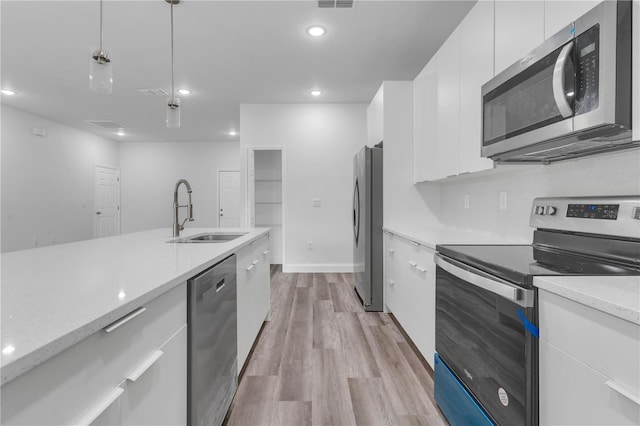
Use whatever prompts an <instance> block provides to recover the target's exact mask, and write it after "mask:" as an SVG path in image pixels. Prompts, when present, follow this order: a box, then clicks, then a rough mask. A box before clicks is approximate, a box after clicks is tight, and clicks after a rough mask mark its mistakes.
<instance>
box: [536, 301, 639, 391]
mask: <svg viewBox="0 0 640 426" xmlns="http://www.w3.org/2000/svg"><path fill="white" fill-rule="evenodd" d="M538 298H539V303H540V304H539V306H540V308H539V309H540V338H541V339H544V340H546V341H548V342H549V343H551V344H552V345H554V346H556V347H557V348H559V349H561V350H563V351H564V352H566V353H568V354H569V355H571V356H573V357H575V358H577V359H578V360H580V361H582V362H583V363H585V364H587V365H588V366H589V367H591V368H593V369H595V370H597V371H599V372H601V373H602V374H604V375H605V376H607V377H609V378H611V379H613V380H615V381H616V382H618V383H620V384H622V385H624V386H626V387H628V388H629V389H632V390H633V391H634V392H635V393H636V394H639V393H640V364H639V363H638V359H640V326H638V325H636V324H633V323H631V322H628V321H625V320H623V319H621V318H617V317H615V316H613V315H609V314H606V313H604V312H601V311H599V310H596V309H593V308H591V307H588V306H585V305H582V304H580V303H577V302H574V301H571V300H569V299H566V298H564V297H560V296H558V295H556V294H553V293H550V292H547V291H544V290H540V291H539V294H538Z"/></svg>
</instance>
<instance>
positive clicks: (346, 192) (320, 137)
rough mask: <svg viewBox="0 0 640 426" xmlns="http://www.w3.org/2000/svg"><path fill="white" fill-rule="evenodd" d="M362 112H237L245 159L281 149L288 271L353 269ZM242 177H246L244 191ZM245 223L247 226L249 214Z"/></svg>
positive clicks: (332, 108) (328, 108) (276, 108)
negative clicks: (250, 150)
mask: <svg viewBox="0 0 640 426" xmlns="http://www.w3.org/2000/svg"><path fill="white" fill-rule="evenodd" d="M366 107H367V106H366V105H365V104H278V105H271V104H269V105H241V106H240V139H241V147H242V157H243V159H244V158H246V147H248V146H282V147H284V148H285V151H286V153H285V165H284V169H285V179H286V182H284V197H285V206H284V209H285V245H286V253H285V264H284V265H283V267H284V268H285V270H286V271H351V270H352V269H353V245H352V229H351V209H352V180H353V156H354V155H355V153H356V152H357V151H358V149H360V148H361V147H362V146H364V145H365V144H366V142H367V121H366ZM243 163H245V161H243ZM243 169H246V163H245V164H243ZM245 178H246V177H245V172H243V173H242V174H241V179H242V182H243V184H242V187H243V192H244V191H246V189H245V185H246V180H245ZM314 198H319V199H320V200H321V207H313V199H314ZM244 199H245V197H243V200H244ZM243 220H245V223H246V214H243ZM308 241H312V242H313V243H312V244H313V248H312V249H308V248H307V242H308Z"/></svg>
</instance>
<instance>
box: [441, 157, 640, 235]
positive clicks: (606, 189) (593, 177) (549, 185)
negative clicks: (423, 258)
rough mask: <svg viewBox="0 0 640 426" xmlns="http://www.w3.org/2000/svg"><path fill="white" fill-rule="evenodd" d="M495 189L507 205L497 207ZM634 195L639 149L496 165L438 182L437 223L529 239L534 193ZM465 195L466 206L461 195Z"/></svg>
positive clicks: (639, 178) (639, 177)
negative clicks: (486, 171) (544, 163)
mask: <svg viewBox="0 0 640 426" xmlns="http://www.w3.org/2000/svg"><path fill="white" fill-rule="evenodd" d="M500 192H506V193H507V209H500V207H499V206H500V204H499V202H500ZM639 194H640V149H632V150H626V151H620V152H615V153H610V154H603V155H597V156H592V157H585V158H581V159H575V160H569V161H563V162H559V163H554V164H551V165H548V166H542V165H537V166H528V165H517V166H515V165H514V166H498V169H497V170H496V171H494V172H493V173H491V174H488V175H483V176H475V175H469V176H468V177H466V178H462V179H458V180H453V181H450V182H443V183H442V184H441V199H440V203H441V206H440V208H441V210H440V212H441V213H440V223H441V225H443V226H447V227H452V228H456V229H465V230H469V231H474V232H482V233H486V232H490V233H492V234H494V235H495V236H496V238H497V239H499V240H512V241H514V242H525V243H526V242H531V239H532V233H533V228H530V227H529V213H530V209H531V203H532V201H533V199H534V198H536V197H547V196H601V195H639ZM465 195H468V196H469V208H468V209H465V208H464V197H465Z"/></svg>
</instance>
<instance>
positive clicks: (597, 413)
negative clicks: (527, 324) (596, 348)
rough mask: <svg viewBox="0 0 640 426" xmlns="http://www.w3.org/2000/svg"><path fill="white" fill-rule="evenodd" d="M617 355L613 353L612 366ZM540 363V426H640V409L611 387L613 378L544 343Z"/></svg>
mask: <svg viewBox="0 0 640 426" xmlns="http://www.w3.org/2000/svg"><path fill="white" fill-rule="evenodd" d="M616 355H617V351H610V359H609V363H616ZM540 360H541V363H540V425H560V424H562V425H638V424H640V407H639V406H638V405H637V404H636V403H634V402H632V401H631V400H629V399H628V398H626V397H625V396H623V395H622V394H620V393H618V392H616V391H615V390H614V389H612V388H611V387H609V386H608V385H607V382H609V381H610V380H611V379H610V378H608V377H606V376H604V375H602V374H600V373H599V372H598V371H596V370H594V369H592V368H590V367H589V366H587V365H586V364H584V363H582V362H580V361H579V360H577V359H576V358H574V357H572V356H571V355H568V354H567V353H566V352H564V351H562V350H560V349H558V348H557V347H556V346H554V345H552V344H550V343H548V342H546V341H544V340H540ZM543 360H544V362H542V361H543ZM636 363H637V359H636Z"/></svg>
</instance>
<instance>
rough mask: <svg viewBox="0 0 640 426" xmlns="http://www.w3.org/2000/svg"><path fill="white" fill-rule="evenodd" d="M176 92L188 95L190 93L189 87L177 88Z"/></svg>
mask: <svg viewBox="0 0 640 426" xmlns="http://www.w3.org/2000/svg"><path fill="white" fill-rule="evenodd" d="M178 93H180V94H181V95H190V94H191V90H189V89H178Z"/></svg>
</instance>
